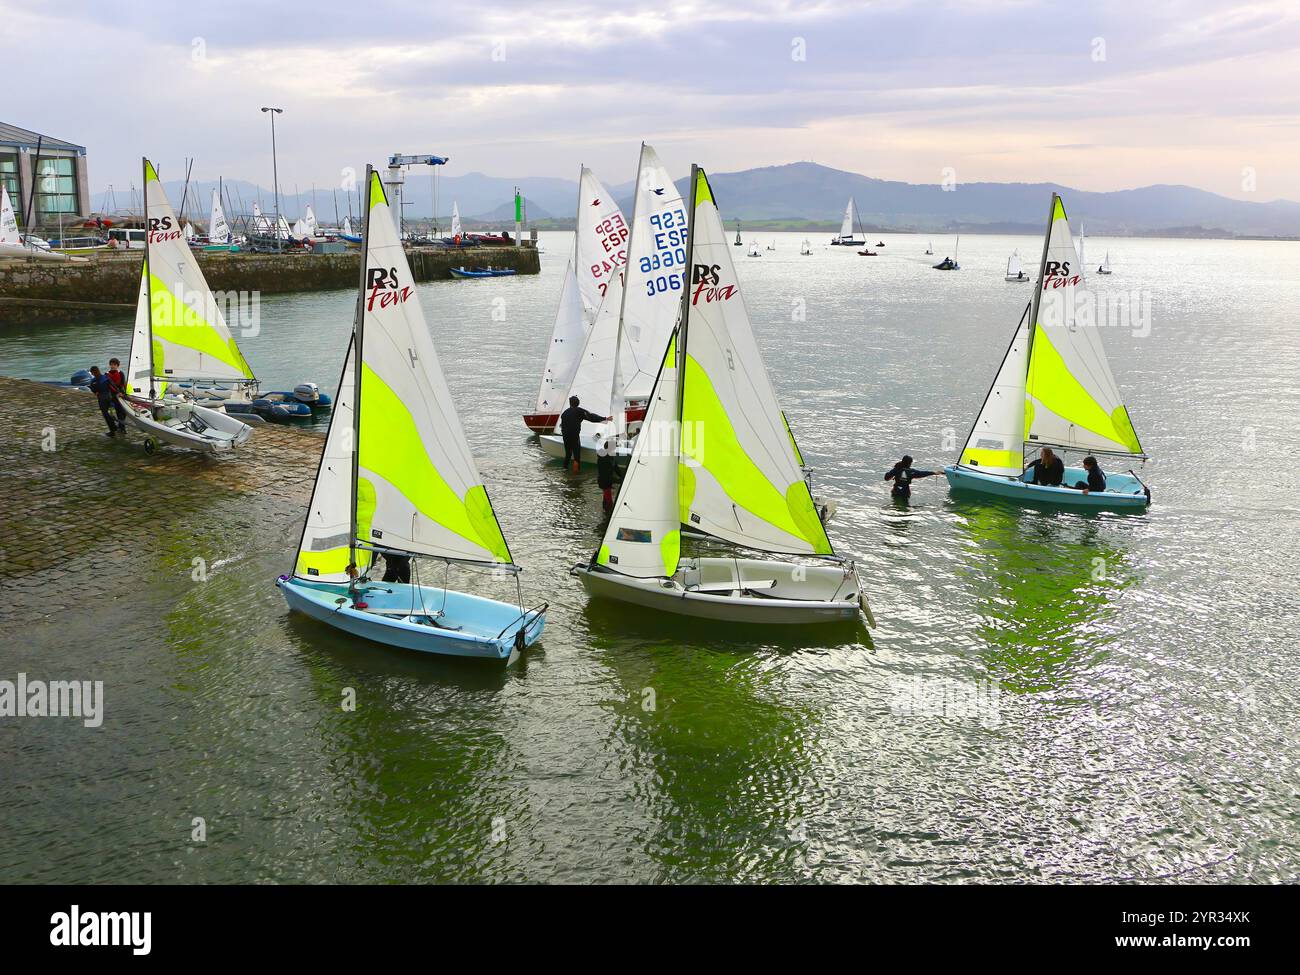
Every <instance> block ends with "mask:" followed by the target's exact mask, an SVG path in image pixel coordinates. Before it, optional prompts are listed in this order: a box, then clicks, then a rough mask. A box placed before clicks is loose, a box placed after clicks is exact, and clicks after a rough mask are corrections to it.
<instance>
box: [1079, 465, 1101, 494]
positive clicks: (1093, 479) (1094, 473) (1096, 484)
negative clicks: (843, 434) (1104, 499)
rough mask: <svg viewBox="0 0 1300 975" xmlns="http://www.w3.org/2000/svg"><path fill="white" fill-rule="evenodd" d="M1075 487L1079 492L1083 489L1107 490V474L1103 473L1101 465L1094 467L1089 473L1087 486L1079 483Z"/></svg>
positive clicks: (1081, 482)
mask: <svg viewBox="0 0 1300 975" xmlns="http://www.w3.org/2000/svg"><path fill="white" fill-rule="evenodd" d="M1074 486H1075V488H1076V489H1079V490H1082V489H1083V488H1087V489H1088V490H1089V491H1104V490H1106V474H1105V472H1104V471H1102V469H1101V465H1100V464H1098V465H1096V466H1095V467H1093V469H1092V470H1090V471H1088V483H1087V484H1084V483H1083V481H1079V482H1078V483H1077V484H1075V485H1074Z"/></svg>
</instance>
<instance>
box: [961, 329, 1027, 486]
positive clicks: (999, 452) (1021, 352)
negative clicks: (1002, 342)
mask: <svg viewBox="0 0 1300 975" xmlns="http://www.w3.org/2000/svg"><path fill="white" fill-rule="evenodd" d="M1029 310H1030V306H1029V305H1026V306H1025V311H1024V314H1023V315H1021V316H1020V324H1019V325H1018V326H1016V333H1015V335H1014V336H1013V337H1012V340H1011V345H1010V347H1009V348H1008V349H1007V353H1006V355H1005V356H1004V357H1003V359H1002V366H1001V367H1000V368H999V369H998V374H997V376H996V378H994V380H993V386H992V388H990V389H989V394H988V397H987V398H986V399H985V400H984V405H983V406H982V407H981V408H980V413H979V416H978V417H976V418H975V425H974V426H973V427H971V432H970V436H969V437H968V438H967V440H966V445H965V446H964V447H963V448H962V452H961V459H960V460H959V463H961V464H963V465H965V466H967V467H977V468H979V469H980V470H981V471H983V472H984V473H986V474H1004V475H1006V476H1008V477H1018V476H1019V475H1020V472H1021V471H1023V470H1024V442H1025V371H1026V369H1027V368H1028V366H1029Z"/></svg>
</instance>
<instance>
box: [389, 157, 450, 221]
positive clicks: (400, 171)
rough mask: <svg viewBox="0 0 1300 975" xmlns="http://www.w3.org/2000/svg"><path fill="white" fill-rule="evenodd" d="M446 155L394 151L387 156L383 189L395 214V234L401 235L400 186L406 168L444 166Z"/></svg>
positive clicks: (401, 201)
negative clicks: (414, 154)
mask: <svg viewBox="0 0 1300 975" xmlns="http://www.w3.org/2000/svg"><path fill="white" fill-rule="evenodd" d="M445 165H447V157H446V156H434V155H430V154H427V153H426V154H423V155H418V156H408V155H404V154H402V153H400V152H395V153H393V154H392V155H391V156H389V157H388V172H386V173H385V174H384V189H385V191H386V192H387V193H388V205H389V206H390V207H392V208H393V212H394V213H395V214H396V215H397V236H398V237H401V235H402V207H403V206H405V203H404V202H403V200H402V188H403V187H404V186H405V184H406V169H407V168H408V167H410V166H445Z"/></svg>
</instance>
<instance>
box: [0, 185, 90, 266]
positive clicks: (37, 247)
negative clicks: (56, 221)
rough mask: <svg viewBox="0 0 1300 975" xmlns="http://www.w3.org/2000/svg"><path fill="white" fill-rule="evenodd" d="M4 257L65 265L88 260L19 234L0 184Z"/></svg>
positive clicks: (0, 233)
mask: <svg viewBox="0 0 1300 975" xmlns="http://www.w3.org/2000/svg"><path fill="white" fill-rule="evenodd" d="M5 257H22V258H26V259H27V260H30V261H48V262H60V263H65V264H85V263H86V262H87V260H88V258H85V257H78V256H76V255H74V254H69V253H65V252H62V251H59V250H55V249H53V248H51V247H50V245H49V243H47V242H46V241H44V240H42V239H41V238H40V237H37V236H36V235H35V234H23V233H19V231H18V219H17V218H16V217H15V216H14V208H13V204H12V203H11V202H10V200H9V191H8V189H6V188H5V187H4V185H3V184H0V258H5Z"/></svg>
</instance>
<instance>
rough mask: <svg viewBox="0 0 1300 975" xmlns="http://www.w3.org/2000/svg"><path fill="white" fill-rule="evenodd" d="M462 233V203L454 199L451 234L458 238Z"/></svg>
mask: <svg viewBox="0 0 1300 975" xmlns="http://www.w3.org/2000/svg"><path fill="white" fill-rule="evenodd" d="M462 233H463V232H462V231H461V229H460V204H459V203H458V202H456V201H455V200H453V201H452V204H451V236H452V237H453V238H458V237H460V236H461V235H462Z"/></svg>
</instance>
